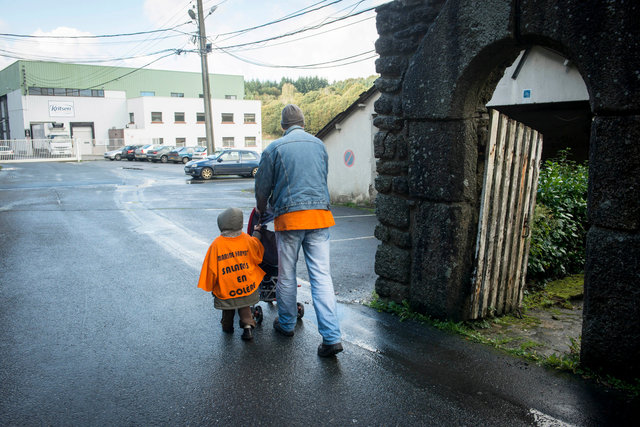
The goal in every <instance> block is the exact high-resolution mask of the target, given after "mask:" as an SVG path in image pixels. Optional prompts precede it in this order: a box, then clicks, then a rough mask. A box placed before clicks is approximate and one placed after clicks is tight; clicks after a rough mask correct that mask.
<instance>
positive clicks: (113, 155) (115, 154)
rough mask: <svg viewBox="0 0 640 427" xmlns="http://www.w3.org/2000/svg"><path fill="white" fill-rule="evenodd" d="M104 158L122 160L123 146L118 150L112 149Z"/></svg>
mask: <svg viewBox="0 0 640 427" xmlns="http://www.w3.org/2000/svg"><path fill="white" fill-rule="evenodd" d="M104 158H105V160H106V159H109V160H111V161H113V160H121V159H122V148H118V149H117V150H111V151H107V152H106V153H104Z"/></svg>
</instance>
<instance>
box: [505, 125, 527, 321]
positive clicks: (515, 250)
mask: <svg viewBox="0 0 640 427" xmlns="http://www.w3.org/2000/svg"><path fill="white" fill-rule="evenodd" d="M522 130H523V133H522V135H521V139H520V141H521V144H522V160H521V161H520V177H519V180H520V182H519V184H518V201H517V203H516V206H515V208H514V215H515V217H516V221H515V222H514V225H513V230H514V232H513V240H512V246H511V257H510V262H509V264H510V266H511V270H510V272H509V280H508V283H507V293H506V301H505V312H507V313H508V312H511V311H512V310H513V309H514V308H515V307H518V305H519V303H518V301H517V292H518V290H519V289H518V283H519V282H518V278H519V277H520V274H519V273H520V267H521V254H520V252H521V251H522V246H523V239H525V238H526V237H524V236H523V234H522V227H523V224H524V222H525V220H526V217H527V215H528V199H529V194H530V185H531V183H530V182H529V175H530V166H531V163H530V162H531V158H532V153H531V147H532V144H531V128H529V127H527V126H523V129H522ZM525 205H526V207H525Z"/></svg>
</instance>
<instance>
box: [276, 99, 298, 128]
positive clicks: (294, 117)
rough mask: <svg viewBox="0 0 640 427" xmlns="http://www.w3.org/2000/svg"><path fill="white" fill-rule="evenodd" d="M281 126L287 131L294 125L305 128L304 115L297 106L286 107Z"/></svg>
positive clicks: (283, 111)
mask: <svg viewBox="0 0 640 427" xmlns="http://www.w3.org/2000/svg"><path fill="white" fill-rule="evenodd" d="M280 124H281V125H282V127H283V128H285V129H286V128H288V127H291V126H293V125H298V126H304V114H302V110H301V109H300V107H298V106H297V105H295V104H289V105H287V106H286V107H284V108H283V109H282V120H280Z"/></svg>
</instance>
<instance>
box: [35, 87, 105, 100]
mask: <svg viewBox="0 0 640 427" xmlns="http://www.w3.org/2000/svg"><path fill="white" fill-rule="evenodd" d="M29 95H45V96H46V95H48V96H52V95H55V96H92V97H101V98H103V97H104V90H103V89H73V88H53V87H35V86H31V87H30V88H29Z"/></svg>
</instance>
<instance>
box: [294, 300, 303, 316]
mask: <svg viewBox="0 0 640 427" xmlns="http://www.w3.org/2000/svg"><path fill="white" fill-rule="evenodd" d="M296 304H297V306H298V319H302V318H303V317H304V305H302V304H301V303H299V302H298V303H296Z"/></svg>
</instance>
